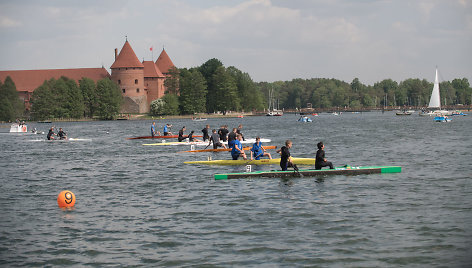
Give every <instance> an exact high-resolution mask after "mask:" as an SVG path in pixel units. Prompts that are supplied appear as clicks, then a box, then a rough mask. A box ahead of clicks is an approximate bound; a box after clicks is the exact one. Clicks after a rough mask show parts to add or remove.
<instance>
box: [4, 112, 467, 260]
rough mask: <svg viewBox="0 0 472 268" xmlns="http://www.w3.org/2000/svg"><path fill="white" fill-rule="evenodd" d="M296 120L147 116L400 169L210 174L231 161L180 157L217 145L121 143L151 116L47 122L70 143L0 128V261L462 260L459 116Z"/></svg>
mask: <svg viewBox="0 0 472 268" xmlns="http://www.w3.org/2000/svg"><path fill="white" fill-rule="evenodd" d="M297 119H298V116H296V115H284V116H283V117H280V118H279V117H274V118H267V117H246V118H238V119H236V118H234V119H208V121H206V122H192V121H191V120H188V119H181V120H167V121H166V120H158V121H157V124H158V125H159V128H161V126H162V125H163V124H164V123H167V122H168V123H172V124H173V125H174V127H173V131H174V132H177V131H178V129H179V128H180V127H182V126H184V125H185V126H186V127H187V129H188V130H195V131H196V132H198V133H200V130H201V129H202V128H203V126H204V124H206V123H208V124H210V125H211V127H212V128H216V127H218V126H219V125H221V124H228V125H229V126H230V127H235V126H237V125H238V124H239V123H242V124H243V125H244V134H245V136H246V137H254V136H257V135H260V136H261V137H264V138H270V139H272V141H273V142H272V143H271V144H274V145H277V146H279V147H280V146H281V145H282V144H283V142H284V141H285V139H287V138H290V139H292V140H293V143H294V146H293V148H292V150H291V152H292V155H293V156H297V157H313V156H314V154H315V152H316V148H315V147H316V146H315V144H316V143H317V142H318V141H323V142H324V143H325V145H326V156H327V158H328V159H329V160H331V161H333V162H334V164H335V165H344V164H350V165H353V166H355V165H400V166H402V167H403V170H402V173H399V174H381V175H380V174H374V175H359V176H329V177H304V178H294V179H289V180H281V179H265V178H263V179H262V178H258V179H239V180H230V181H215V180H214V179H213V175H214V174H215V173H222V172H233V171H242V170H243V169H244V167H224V166H223V167H221V166H220V167H218V166H215V167H211V166H191V165H186V164H183V162H184V161H190V160H198V159H202V160H203V159H207V157H208V156H209V155H211V156H212V158H213V159H228V158H229V153H213V154H205V153H200V154H191V153H186V154H180V153H179V154H177V153H176V152H177V151H180V150H188V149H189V148H188V147H187V146H142V144H143V143H148V142H149V141H142V140H141V141H140V140H133V141H131V140H125V138H126V137H132V136H143V135H148V132H149V128H150V124H151V121H112V122H77V123H74V122H72V123H55V125H56V127H63V128H64V129H65V131H66V132H68V134H69V137H73V138H82V139H91V140H89V141H70V142H46V141H44V138H45V135H32V134H28V135H21V134H19V135H17V134H9V133H5V132H7V131H8V129H7V128H1V129H0V130H1V131H2V132H4V133H0V148H1V152H0V159H1V160H0V168H1V178H0V179H1V183H0V215H1V217H0V241H1V243H0V266H3V267H13V266H29V267H44V266H58V267H64V266H71V265H72V266H93V267H106V266H150V267H156V266H159V267H165V266H170V267H189V266H192V267H193V266H197V267H198V266H201V267H212V266H213V267H234V266H236V267H300V266H309V267H398V266H405V267H471V266H472V257H471V256H472V250H471V244H472V243H471V241H472V230H471V227H472V180H471V178H472V166H471V159H472V157H471V151H472V135H471V133H472V116H467V117H454V118H453V121H452V122H450V123H435V122H433V120H432V119H431V118H430V117H426V118H425V117H419V116H417V115H412V116H407V117H400V116H395V115H394V114H393V113H385V114H382V113H363V114H350V113H349V114H348V113H345V114H343V115H341V116H333V115H329V114H321V115H320V116H319V117H314V118H313V119H314V120H313V121H314V122H312V123H299V122H296V120H297ZM49 126H50V125H49V124H35V123H30V124H29V129H32V128H33V127H36V128H38V129H39V130H42V131H45V132H46V130H47V128H48V127H49ZM271 152H272V154H273V155H275V151H274V150H271ZM257 168H258V169H275V168H278V167H277V166H263V167H257ZM66 189H68V190H71V191H72V192H74V193H75V195H76V198H77V202H76V205H75V208H74V209H72V210H61V209H59V208H58V206H57V202H56V199H57V195H58V193H59V192H60V191H62V190H66Z"/></svg>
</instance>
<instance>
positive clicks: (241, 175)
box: [215, 166, 402, 180]
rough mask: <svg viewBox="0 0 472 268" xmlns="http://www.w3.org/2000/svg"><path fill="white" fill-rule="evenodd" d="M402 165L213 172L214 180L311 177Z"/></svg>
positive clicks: (393, 170) (385, 170)
mask: <svg viewBox="0 0 472 268" xmlns="http://www.w3.org/2000/svg"><path fill="white" fill-rule="evenodd" d="M401 171H402V167H399V166H371V167H350V166H346V167H336V168H335V169H321V170H314V169H300V170H299V171H294V170H289V171H280V170H271V171H254V172H243V173H226V174H215V180H227V179H239V178H251V177H267V178H274V177H302V176H307V177H313V176H319V175H359V174H375V173H399V172H401Z"/></svg>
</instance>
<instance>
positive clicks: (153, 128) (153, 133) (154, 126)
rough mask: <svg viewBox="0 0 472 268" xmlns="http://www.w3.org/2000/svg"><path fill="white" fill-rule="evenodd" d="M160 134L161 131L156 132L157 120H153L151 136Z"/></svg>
mask: <svg viewBox="0 0 472 268" xmlns="http://www.w3.org/2000/svg"><path fill="white" fill-rule="evenodd" d="M156 133H157V135H158V136H160V135H161V133H160V132H159V131H157V132H156V122H152V125H151V137H152V138H153V139H154V136H155V135H156Z"/></svg>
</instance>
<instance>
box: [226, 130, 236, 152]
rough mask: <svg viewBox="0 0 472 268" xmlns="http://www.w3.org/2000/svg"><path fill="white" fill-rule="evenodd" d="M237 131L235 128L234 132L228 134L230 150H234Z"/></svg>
mask: <svg viewBox="0 0 472 268" xmlns="http://www.w3.org/2000/svg"><path fill="white" fill-rule="evenodd" d="M236 135H237V129H236V128H233V131H232V132H231V133H229V134H228V148H233V145H234V141H235V140H236Z"/></svg>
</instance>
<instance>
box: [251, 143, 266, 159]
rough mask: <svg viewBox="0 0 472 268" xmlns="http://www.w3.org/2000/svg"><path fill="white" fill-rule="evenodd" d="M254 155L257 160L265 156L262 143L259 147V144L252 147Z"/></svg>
mask: <svg viewBox="0 0 472 268" xmlns="http://www.w3.org/2000/svg"><path fill="white" fill-rule="evenodd" d="M251 151H252V154H253V155H254V157H255V159H256V160H259V159H260V158H261V156H262V155H263V150H262V143H260V142H259V145H257V142H255V143H254V144H253V145H252V148H251Z"/></svg>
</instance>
